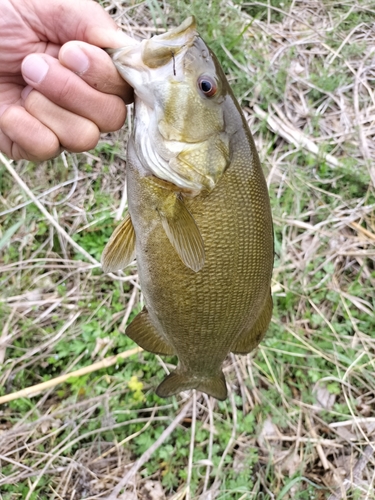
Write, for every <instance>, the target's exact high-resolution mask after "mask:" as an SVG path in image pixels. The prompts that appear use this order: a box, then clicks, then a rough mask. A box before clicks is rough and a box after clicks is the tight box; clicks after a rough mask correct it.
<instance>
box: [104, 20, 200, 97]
mask: <svg viewBox="0 0 375 500" xmlns="http://www.w3.org/2000/svg"><path fill="white" fill-rule="evenodd" d="M198 36H199V35H198V32H197V30H196V21H195V18H194V17H193V16H190V17H189V18H187V19H186V20H185V21H184V22H183V23H182V24H181V25H180V26H178V27H177V28H174V29H172V30H170V31H168V32H166V33H163V34H161V35H156V36H154V37H152V38H150V39H147V40H142V42H137V43H136V44H134V45H131V46H129V47H124V48H122V49H108V50H107V52H108V53H109V54H110V55H111V57H112V59H113V62H114V63H115V65H116V67H117V69H118V71H119V72H120V74H121V75H122V76H123V78H124V79H125V80H126V81H127V82H128V83H129V84H130V85H131V86H132V87H134V89H135V90H136V91H137V89H139V88H140V87H141V86H142V85H143V84H146V83H148V82H149V81H151V75H150V74H149V71H148V70H155V69H159V71H160V74H159V77H160V79H163V78H166V77H171V76H172V75H173V76H177V73H178V74H179V76H182V73H183V72H182V71H181V67H182V59H183V56H184V54H185V53H186V51H187V50H188V49H189V48H190V47H192V46H193V45H194V41H195V39H196V38H197V37H198Z"/></svg>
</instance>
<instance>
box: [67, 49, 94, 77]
mask: <svg viewBox="0 0 375 500" xmlns="http://www.w3.org/2000/svg"><path fill="white" fill-rule="evenodd" d="M60 57H61V60H62V62H63V64H64V66H66V67H67V68H69V69H71V70H72V71H74V72H75V73H80V74H81V73H84V72H85V71H87V70H88V68H89V65H90V61H89V58H88V57H87V55H86V54H85V53H84V52H83V50H82V49H81V48H80V47H79V46H78V45H77V44H69V45H66V46H65V47H63V48H62V49H61V53H60Z"/></svg>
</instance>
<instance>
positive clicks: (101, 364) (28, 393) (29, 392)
mask: <svg viewBox="0 0 375 500" xmlns="http://www.w3.org/2000/svg"><path fill="white" fill-rule="evenodd" d="M142 350H143V349H141V347H135V348H134V349H129V350H128V351H124V352H121V353H120V354H116V355H115V356H111V357H109V358H105V359H102V361H98V362H97V363H94V364H92V365H90V366H85V367H84V368H80V369H79V370H76V371H74V372H70V373H66V374H65V375H60V376H59V377H56V378H53V379H51V380H47V382H42V383H41V384H36V385H32V386H31V387H26V389H22V390H21V391H17V392H13V393H11V394H6V395H5V396H1V397H0V404H3V403H8V402H9V401H13V400H14V399H19V398H27V397H29V398H30V397H33V396H35V395H36V394H37V393H39V392H40V391H44V390H45V389H49V388H51V387H54V386H55V385H58V384H61V383H63V382H65V381H66V380H68V379H69V378H70V377H82V376H83V375H86V374H87V373H92V372H95V371H97V370H101V369H102V368H108V367H109V366H112V365H114V364H116V363H117V361H118V360H119V359H126V358H128V357H129V356H133V354H137V353H139V352H141V351H142Z"/></svg>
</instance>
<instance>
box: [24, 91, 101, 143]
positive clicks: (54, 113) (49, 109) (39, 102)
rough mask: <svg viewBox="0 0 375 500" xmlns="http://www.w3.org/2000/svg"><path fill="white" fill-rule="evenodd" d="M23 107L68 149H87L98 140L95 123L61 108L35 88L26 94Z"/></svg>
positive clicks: (98, 134) (98, 132)
mask: <svg viewBox="0 0 375 500" xmlns="http://www.w3.org/2000/svg"><path fill="white" fill-rule="evenodd" d="M25 109H26V110H27V111H28V112H29V113H30V114H31V115H32V116H34V117H35V118H37V119H38V120H39V121H40V122H41V123H43V124H44V125H45V126H46V127H48V128H49V129H50V130H52V132H53V133H54V134H55V135H56V136H57V138H58V140H59V142H60V144H61V145H62V146H63V147H64V148H65V149H68V150H69V151H73V152H75V153H81V152H82V151H88V150H89V149H93V148H94V147H95V146H96V145H97V143H98V141H99V137H100V131H99V129H98V127H97V126H96V125H95V123H93V122H92V121H90V120H88V119H87V118H84V117H83V116H79V115H76V114H74V113H72V112H71V111H68V110H66V109H64V108H61V107H60V106H58V105H57V104H55V103H54V102H52V101H50V100H49V99H48V98H47V97H46V96H44V95H43V94H41V93H40V92H38V91H36V90H32V91H31V92H30V94H29V95H28V96H27V98H26V100H25Z"/></svg>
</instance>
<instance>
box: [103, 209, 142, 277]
mask: <svg viewBox="0 0 375 500" xmlns="http://www.w3.org/2000/svg"><path fill="white" fill-rule="evenodd" d="M134 257H135V232H134V227H133V224H132V221H131V218H130V215H129V214H128V215H127V216H126V217H125V219H124V220H123V221H122V222H121V224H120V225H119V226H117V227H116V229H115V230H114V231H113V234H112V236H111V237H110V239H109V241H108V243H107V244H106V246H105V248H104V250H103V253H102V258H101V264H102V269H103V272H105V273H111V272H113V271H119V270H120V269H124V268H125V267H126V266H128V265H129V264H130V263H131V261H132V260H134Z"/></svg>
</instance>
